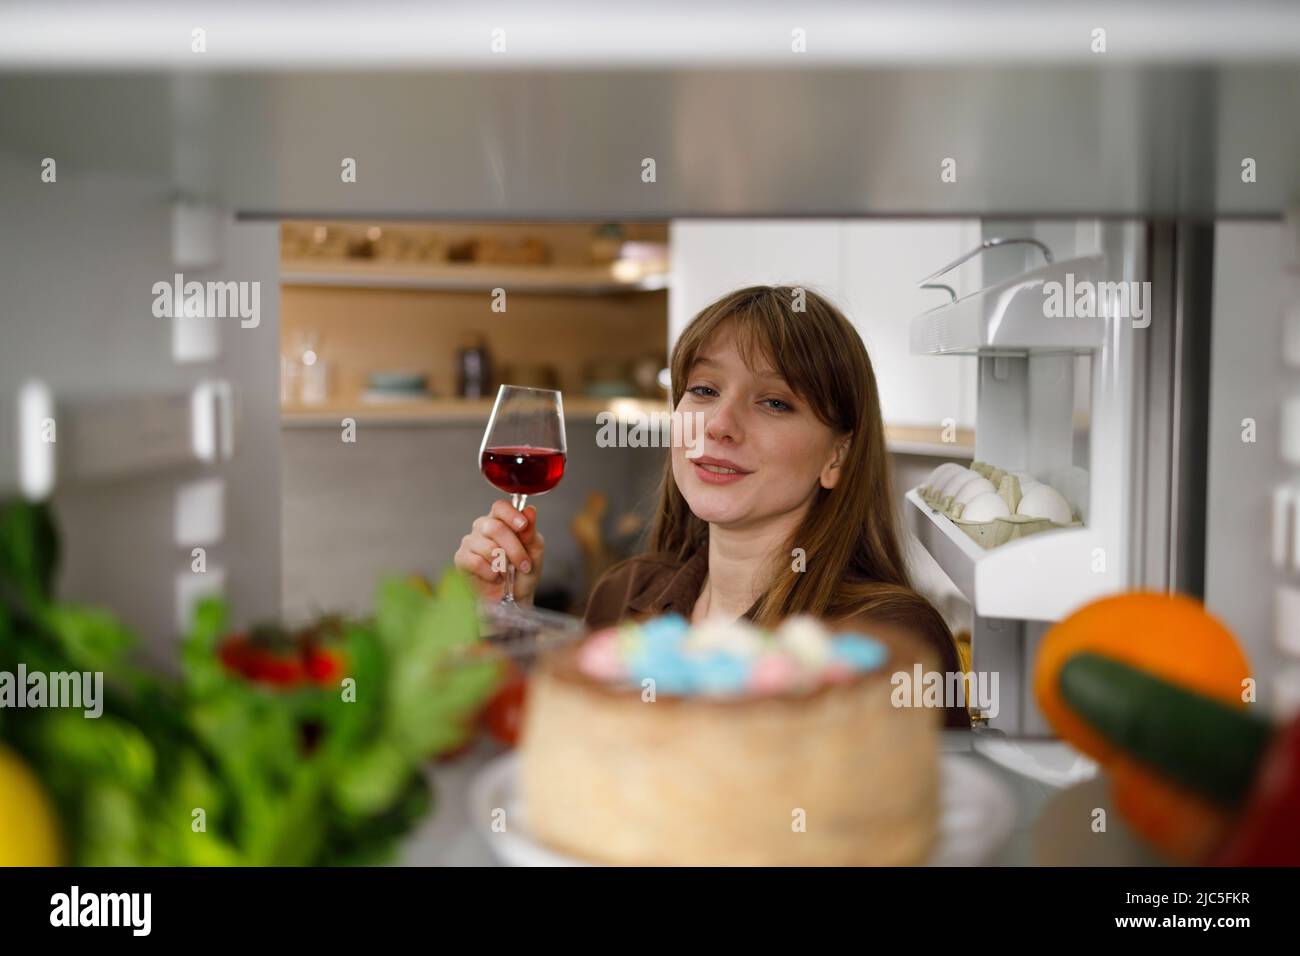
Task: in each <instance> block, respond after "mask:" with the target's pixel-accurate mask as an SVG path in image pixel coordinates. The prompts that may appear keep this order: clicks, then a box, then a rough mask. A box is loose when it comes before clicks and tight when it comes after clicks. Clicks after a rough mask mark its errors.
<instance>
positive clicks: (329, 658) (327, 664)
mask: <svg viewBox="0 0 1300 956" xmlns="http://www.w3.org/2000/svg"><path fill="white" fill-rule="evenodd" d="M303 668H304V670H305V671H306V673H307V677H308V678H310V679H311V681H312V682H313V683H316V684H332V683H334V682H335V681H336V680H338V679H340V678H341V677H342V676H343V671H344V670H345V667H344V659H343V654H342V653H341V652H339V651H329V650H325V649H324V648H320V647H312V646H310V645H308V647H307V649H306V651H305V652H304V653H303Z"/></svg>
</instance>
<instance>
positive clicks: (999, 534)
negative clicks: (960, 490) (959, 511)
mask: <svg viewBox="0 0 1300 956" xmlns="http://www.w3.org/2000/svg"><path fill="white" fill-rule="evenodd" d="M917 494H919V495H920V496H921V500H922V501H924V502H925V503H926V504H928V505H929V506H930V507H931V508H933V509H934V510H935V511H938V512H940V513H941V514H942V515H943V516H944V517H945V518H947V519H948V520H949V521H951V522H952V523H953V524H955V525H956V526H957V527H958V528H960V529H961V530H962V533H964V534H965V535H966V537H968V538H970V539H971V540H972V541H974V542H975V543H976V544H978V545H979V546H980V547H981V548H985V549H988V548H996V547H998V545H1002V544H1006V543H1007V542H1008V541H1015V540H1016V539H1017V538H1024V537H1027V536H1029V535H1031V534H1038V533H1039V532H1041V531H1059V530H1062V529H1064V528H1082V527H1083V522H1082V521H1080V520H1079V519H1077V518H1076V519H1075V520H1073V521H1071V522H1069V523H1068V524H1062V523H1060V522H1059V521H1053V520H1051V519H1050V518H1034V517H1031V516H1029V515H1018V514H1011V515H1004V516H1002V517H999V518H994V519H993V520H992V521H966V520H964V519H962V518H956V517H953V505H952V499H951V498H946V499H944V500H942V501H939V500H936V498H935V496H934V494H933V493H932V492H930V491H929V490H923V489H917Z"/></svg>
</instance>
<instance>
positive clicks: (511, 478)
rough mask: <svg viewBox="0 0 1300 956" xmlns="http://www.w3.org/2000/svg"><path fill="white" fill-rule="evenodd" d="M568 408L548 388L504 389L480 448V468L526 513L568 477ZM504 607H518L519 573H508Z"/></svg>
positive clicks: (510, 387) (507, 387)
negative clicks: (530, 502)
mask: <svg viewBox="0 0 1300 956" xmlns="http://www.w3.org/2000/svg"><path fill="white" fill-rule="evenodd" d="M566 456H567V455H566V445H565V440H564V404H563V401H562V399H561V397H560V393H559V392H556V391H553V390H551V389H548V388H525V387H524V386H522V385H502V386H501V388H500V390H498V392H497V400H496V404H495V405H493V406H492V417H491V419H489V421H488V426H487V430H486V431H485V432H484V433H483V444H482V445H481V446H480V447H479V468H480V469H481V470H482V472H483V477H485V478H486V479H487V480H488V481H489V482H490V483H491V484H492V485H493V486H494V487H496V488H500V489H501V490H502V491H504V492H505V493H506V494H508V495H510V502H511V504H512V505H514V507H515V508H516V509H518V510H519V511H523V509H524V502H525V501H527V499H528V496H529V495H543V494H546V492H548V491H550V490H551V489H552V488H554V487H555V486H556V485H557V484H559V483H560V479H561V478H562V477H564V462H565V458H566ZM501 603H502V604H506V605H511V606H513V605H514V603H515V568H514V565H512V564H511V565H507V567H506V588H505V594H504V596H503V597H502V598H501Z"/></svg>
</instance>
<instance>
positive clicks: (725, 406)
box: [704, 399, 743, 445]
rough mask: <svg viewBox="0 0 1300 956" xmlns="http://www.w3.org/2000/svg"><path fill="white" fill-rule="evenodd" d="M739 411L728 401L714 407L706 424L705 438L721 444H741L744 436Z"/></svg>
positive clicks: (724, 400) (725, 400)
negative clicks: (725, 442)
mask: <svg viewBox="0 0 1300 956" xmlns="http://www.w3.org/2000/svg"><path fill="white" fill-rule="evenodd" d="M738 411H739V410H738V409H737V408H736V407H735V406H734V404H733V403H732V402H730V401H729V400H727V399H723V400H722V401H720V402H718V403H717V404H716V405H714V406H713V408H712V409H711V410H710V414H709V417H708V420H707V421H706V422H705V424H704V437H705V438H707V439H709V440H710V441H715V442H719V443H721V442H724V441H727V440H730V442H731V443H732V444H733V445H734V444H736V443H737V442H739V441H740V439H741V438H742V437H743V436H742V432H741V427H740V415H739V414H738Z"/></svg>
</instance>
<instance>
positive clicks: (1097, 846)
mask: <svg viewBox="0 0 1300 956" xmlns="http://www.w3.org/2000/svg"><path fill="white" fill-rule="evenodd" d="M943 737H944V740H943V749H944V751H945V756H948V755H951V757H952V758H953V759H957V760H963V761H971V762H973V763H974V764H976V765H978V766H979V767H981V768H982V769H983V770H985V771H987V772H988V773H989V774H990V775H992V776H993V777H995V778H996V779H997V780H998V781H999V782H1000V783H1002V784H1003V785H1004V786H1005V787H1006V788H1007V790H1008V791H1009V792H1010V794H1011V797H1012V799H1014V800H1015V803H1016V818H1015V819H1016V822H1015V825H1014V828H1013V830H1012V833H1011V835H1010V836H1009V838H1008V839H1007V841H1006V843H1005V845H1004V846H1003V847H1002V849H1001V850H1000V851H999V852H998V853H997V855H996V856H995V857H994V858H993V859H992V860H990V861H989V863H990V865H995V866H1028V865H1049V866H1050V865H1058V866H1059V865H1066V866H1125V865H1142V866H1158V865H1161V861H1160V860H1159V859H1158V858H1156V857H1155V856H1153V855H1152V854H1151V853H1150V851H1148V850H1147V849H1146V848H1145V847H1144V846H1142V845H1141V844H1140V843H1139V842H1138V841H1137V840H1136V838H1134V837H1133V835H1132V834H1131V833H1130V832H1128V830H1127V829H1126V828H1125V826H1124V824H1123V823H1122V822H1121V821H1120V820H1119V816H1118V814H1117V813H1115V812H1114V808H1113V806H1112V805H1111V803H1110V797H1109V792H1108V790H1109V788H1108V786H1107V784H1106V781H1105V780H1104V779H1103V778H1093V779H1090V780H1086V781H1083V782H1081V783H1076V784H1074V785H1072V786H1069V787H1066V788H1058V787H1056V786H1053V785H1052V784H1049V783H1045V782H1043V781H1041V780H1037V779H1034V778H1033V777H1030V776H1027V775H1025V774H1022V773H1018V772H1015V771H1013V770H1010V769H1007V768H1006V767H1004V766H1002V765H1001V764H999V763H996V762H994V761H993V760H991V759H989V758H988V757H987V756H985V755H984V754H983V753H980V752H977V751H975V750H974V749H972V743H973V742H974V737H975V735H973V734H968V733H966V732H963V731H945V732H944V735H943ZM1057 746H1059V747H1061V748H1063V751H1062V752H1063V753H1067V752H1069V748H1068V747H1066V745H1064V744H1059V745H1057ZM506 752H507V751H506V749H505V748H503V747H501V746H500V745H498V744H496V743H494V742H492V741H491V740H489V739H487V738H486V737H484V738H482V739H480V741H479V742H478V743H477V744H476V745H475V746H474V748H473V749H472V750H470V751H468V752H467V753H465V754H464V755H462V756H460V757H458V758H456V759H455V760H451V761H447V762H444V763H439V764H435V765H434V766H433V767H432V768H431V769H430V771H429V778H430V782H431V783H432V785H433V787H434V792H435V809H434V811H433V813H431V814H430V816H429V817H428V818H427V819H426V820H425V821H424V823H423V824H421V826H420V827H418V828H417V829H416V830H415V831H414V832H413V833H412V834H410V836H408V837H407V839H406V841H405V842H404V844H403V848H402V852H401V854H400V858H399V860H398V861H397V862H398V864H399V865H402V866H499V865H500V863H499V861H498V860H497V858H496V856H495V855H494V854H493V852H492V849H491V847H490V846H489V845H488V843H487V841H486V839H485V837H484V836H483V835H481V834H480V833H479V831H478V830H477V829H476V828H475V827H474V825H473V823H472V822H471V819H470V809H469V789H470V786H471V785H472V781H473V780H474V777H475V775H476V774H477V773H478V772H479V771H480V770H481V769H483V767H484V766H486V765H487V764H488V763H489V762H490V761H491V760H493V759H494V758H495V757H497V756H499V755H501V754H503V753H506ZM1097 808H1103V809H1105V810H1106V819H1107V823H1108V826H1107V831H1106V832H1104V833H1097V832H1094V831H1093V829H1092V823H1093V820H1094V817H1095V811H1096V809H1097Z"/></svg>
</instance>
